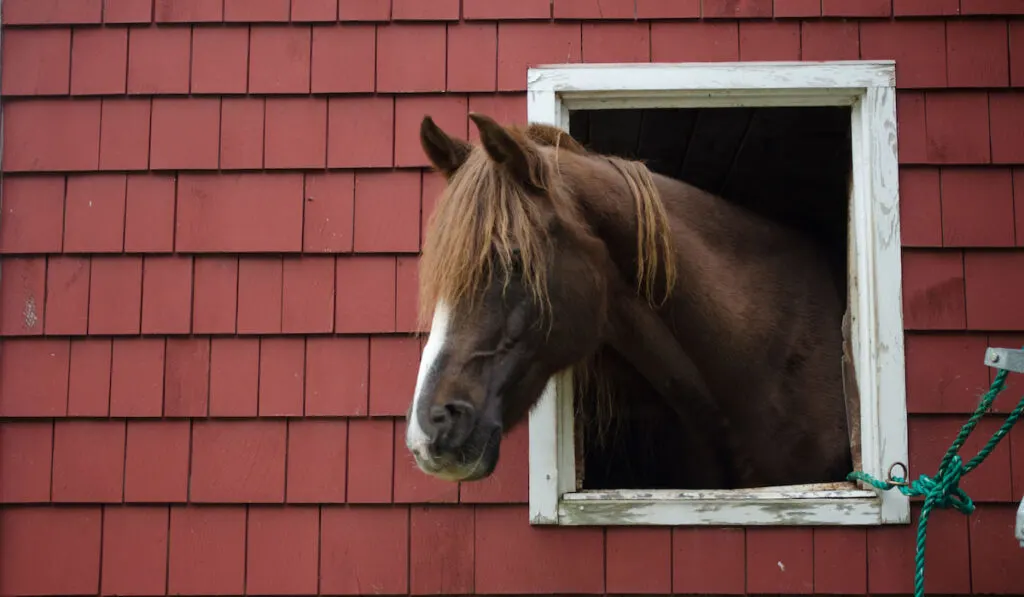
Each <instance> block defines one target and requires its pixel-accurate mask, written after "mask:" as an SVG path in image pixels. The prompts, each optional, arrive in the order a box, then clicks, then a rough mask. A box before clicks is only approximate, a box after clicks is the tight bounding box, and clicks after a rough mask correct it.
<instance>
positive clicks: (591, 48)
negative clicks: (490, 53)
mask: <svg viewBox="0 0 1024 597" xmlns="http://www.w3.org/2000/svg"><path fill="white" fill-rule="evenodd" d="M582 59H583V62H605V63H611V62H650V61H651V26H650V24H648V23H584V24H583V50H582ZM473 99H474V98H470V101H471V102H472V101H473Z"/></svg>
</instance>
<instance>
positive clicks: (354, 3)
mask: <svg viewBox="0 0 1024 597" xmlns="http://www.w3.org/2000/svg"><path fill="white" fill-rule="evenodd" d="M338 18H339V19H340V20H342V21H388V20H391V0H338Z"/></svg>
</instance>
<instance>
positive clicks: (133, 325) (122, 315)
mask: <svg viewBox="0 0 1024 597" xmlns="http://www.w3.org/2000/svg"><path fill="white" fill-rule="evenodd" d="M141 306H142V258H141V257H131V256H116V257H115V256H111V257H93V258H92V268H91V274H90V283H89V333H90V334H138V333H139V325H140V322H141V319H142V309H141Z"/></svg>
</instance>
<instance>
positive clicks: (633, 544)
mask: <svg viewBox="0 0 1024 597" xmlns="http://www.w3.org/2000/svg"><path fill="white" fill-rule="evenodd" d="M605 565H606V566H607V571H606V574H607V580H606V582H607V583H608V584H607V587H606V588H605V590H606V591H608V592H609V593H628V594H636V593H651V594H658V593H660V594H668V593H671V592H672V529H664V528H662V529H659V528H629V527H617V528H609V529H608V531H607V536H606V538H605Z"/></svg>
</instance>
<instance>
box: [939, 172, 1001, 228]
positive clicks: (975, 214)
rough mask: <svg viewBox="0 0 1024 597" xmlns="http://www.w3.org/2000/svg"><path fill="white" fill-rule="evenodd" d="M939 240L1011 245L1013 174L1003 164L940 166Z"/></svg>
mask: <svg viewBox="0 0 1024 597" xmlns="http://www.w3.org/2000/svg"><path fill="white" fill-rule="evenodd" d="M941 182H942V229H943V230H942V236H943V239H942V242H943V244H944V245H945V246H947V247H966V246H973V247H1012V246H1013V244H1014V230H1013V178H1012V176H1011V175H1010V170H1009V169H1006V168H995V169H992V168H943V169H942V175H941Z"/></svg>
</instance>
